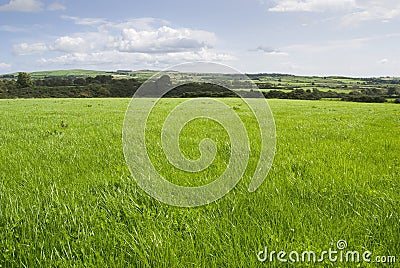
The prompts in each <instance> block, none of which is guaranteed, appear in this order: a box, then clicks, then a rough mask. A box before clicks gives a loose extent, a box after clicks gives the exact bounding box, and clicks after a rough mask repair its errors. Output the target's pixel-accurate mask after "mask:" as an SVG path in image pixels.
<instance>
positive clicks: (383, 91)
mask: <svg viewBox="0 0 400 268" xmlns="http://www.w3.org/2000/svg"><path fill="white" fill-rule="evenodd" d="M252 78H253V79H256V78H257V77H256V76H254V77H252ZM235 81H236V80H235V79H234V77H232V82H230V81H229V82H228V84H229V85H227V86H230V87H234V88H237V89H236V90H237V91H240V94H241V96H246V97H249V98H251V97H258V96H259V95H257V94H255V93H256V92H254V91H252V89H251V87H250V85H251V83H250V81H245V80H244V81H237V82H235ZM382 81H383V80H380V79H370V80H365V82H370V83H373V84H375V83H379V82H382ZM234 82H235V83H234ZM257 83H258V86H259V87H260V88H263V89H265V91H264V92H263V95H264V96H265V98H277V99H300V100H320V99H322V98H336V99H341V100H343V101H353V102H385V101H386V99H387V98H392V99H396V100H395V101H394V102H395V103H400V87H399V86H398V85H396V84H390V85H388V84H386V86H379V87H378V86H377V87H374V86H369V87H366V88H363V89H358V90H353V91H350V93H344V92H338V91H335V90H328V91H321V90H318V89H316V88H314V89H306V90H304V89H302V88H298V87H296V88H285V91H283V90H281V89H280V88H277V87H275V86H274V85H273V84H272V83H269V82H262V83H259V80H257ZM141 85H142V82H140V81H138V80H136V79H133V78H130V79H114V78H113V77H112V76H111V75H98V76H95V77H87V78H83V77H69V76H66V77H48V78H43V79H32V78H31V76H30V75H29V74H28V73H24V72H21V73H19V74H18V76H17V77H16V79H13V78H3V79H0V98H3V99H4V98H108V97H122V98H126V97H132V96H133V95H134V93H135V92H136V91H137V89H138V88H139V87H140V86H141ZM171 86H173V85H172V82H171V79H170V77H169V76H168V75H164V76H162V77H161V78H159V79H156V80H154V81H152V82H147V83H146V88H145V89H144V90H143V91H142V92H141V93H142V97H154V96H159V95H160V94H159V93H160V90H165V89H167V88H170V87H171ZM164 97H171V98H195V97H237V94H236V93H235V92H233V91H231V90H228V89H226V88H225V87H223V86H219V85H215V84H211V83H189V84H184V85H180V86H177V87H176V88H173V89H172V90H171V91H169V92H168V93H167V94H165V96H164Z"/></svg>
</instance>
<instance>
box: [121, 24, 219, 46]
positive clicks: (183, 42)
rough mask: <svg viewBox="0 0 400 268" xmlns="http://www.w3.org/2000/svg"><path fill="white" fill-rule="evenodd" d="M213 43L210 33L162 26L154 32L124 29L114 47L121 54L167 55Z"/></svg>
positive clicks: (213, 39) (213, 36)
mask: <svg viewBox="0 0 400 268" xmlns="http://www.w3.org/2000/svg"><path fill="white" fill-rule="evenodd" d="M214 41H215V35H214V34H213V33H210V32H206V31H196V30H191V29H173V28H170V27H167V26H163V27H160V28H158V29H156V30H154V31H136V30H135V29H124V30H123V31H122V35H121V37H120V38H119V40H117V41H116V43H115V47H116V48H117V49H118V50H119V51H123V52H142V53H168V52H184V51H193V50H194V51H198V50H200V49H201V48H204V47H208V46H211V43H213V42H214Z"/></svg>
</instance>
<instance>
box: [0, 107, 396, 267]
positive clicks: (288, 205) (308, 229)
mask: <svg viewBox="0 0 400 268" xmlns="http://www.w3.org/2000/svg"><path fill="white" fill-rule="evenodd" d="M181 101H182V100H178V99H165V100H163V102H162V104H161V105H160V106H159V108H158V113H160V114H161V115H165V114H166V113H167V112H168V111H169V110H171V109H172V108H173V107H174V106H176V105H177V103H178V102H181ZM223 101H225V102H226V103H228V104H229V105H230V106H231V107H233V109H234V110H235V111H236V112H237V113H238V114H239V116H240V117H241V118H242V119H243V120H244V121H245V122H246V124H247V125H248V126H249V129H250V131H249V132H250V133H249V135H250V136H254V137H256V136H257V135H256V134H254V133H253V131H256V130H257V129H255V128H251V125H252V119H251V116H249V115H248V110H247V109H246V108H245V107H243V105H242V104H241V103H240V100H238V99H225V100H223ZM128 103H129V100H128V99H41V100H18V99H16V100H0V120H1V124H0V145H1V146H0V267H20V266H21V267H71V266H73V267H76V266H88V267H128V266H136V267H146V266H148V267H256V266H260V265H262V264H261V263H260V262H259V261H258V260H257V253H258V252H259V251H260V250H263V249H264V248H265V247H266V246H267V247H268V249H270V250H275V251H280V250H285V251H287V252H290V251H292V250H297V251H299V252H302V251H305V250H315V251H316V252H321V251H323V250H328V249H330V248H332V249H335V246H336V242H337V241H338V240H341V239H344V240H346V241H347V243H348V249H349V250H358V251H360V252H364V251H365V250H369V251H371V252H372V253H373V256H378V255H381V256H397V262H400V243H399V237H400V192H399V190H400V164H399V163H400V107H399V106H398V105H397V106H396V105H395V104H362V103H361V104H360V103H346V102H336V101H293V100H269V104H270V107H271V110H272V112H273V114H274V117H275V123H276V128H277V152H276V155H275V161H274V164H273V166H272V168H271V170H270V173H269V174H268V176H267V178H266V180H265V182H264V183H263V185H262V186H261V187H260V188H259V189H258V190H257V191H256V192H254V193H249V192H248V191H247V187H248V183H249V178H248V176H245V178H244V179H243V180H241V181H240V182H239V183H238V185H237V187H236V188H235V189H234V190H233V191H231V192H230V193H229V194H227V195H226V196H225V197H224V198H222V199H220V200H218V201H217V202H214V203H212V204H210V205H207V206H202V207H198V208H178V207H171V206H168V205H165V204H162V203H160V202H158V201H156V200H155V199H153V198H151V197H149V196H148V195H147V194H146V193H145V192H143V191H142V190H141V189H140V188H139V187H138V186H137V184H136V182H135V180H134V179H133V178H131V175H130V173H129V171H128V168H127V166H126V163H125V159H124V155H123V150H122V141H121V132H122V124H123V121H124V116H125V111H126V108H127V105H128ZM157 118H158V117H157V116H154V118H153V119H152V120H150V124H151V125H150V127H149V129H150V130H152V128H154V129H155V131H153V132H152V133H153V135H154V133H157V128H158V126H157ZM193 123H195V122H193ZM198 123H199V125H190V126H188V128H187V129H186V130H185V131H184V132H183V134H184V135H185V136H186V137H188V138H187V139H186V140H184V142H183V143H184V144H185V146H187V148H184V153H185V154H187V155H188V156H189V157H194V158H195V157H196V156H197V157H198V150H196V149H192V146H194V148H197V147H196V146H197V144H198V142H199V139H198V138H196V137H198V136H205V135H206V136H208V135H209V136H210V137H214V138H215V140H217V147H218V148H219V149H221V150H220V154H219V156H218V158H217V159H216V161H217V162H216V164H215V165H214V166H213V167H211V171H209V173H208V175H210V174H211V175H212V174H219V173H220V172H221V170H222V169H223V168H224V167H225V166H224V163H225V162H226V148H225V147H224V144H225V143H226V141H225V140H226V138H227V136H226V135H225V134H222V135H220V134H219V133H220V132H221V130H220V126H219V125H218V124H212V123H211V122H198ZM151 140H153V141H157V137H155V136H154V139H150V140H149V142H150V141H151ZM256 140H257V139H256ZM150 148H152V151H153V155H152V156H151V158H152V160H153V161H154V162H155V165H156V166H157V167H158V168H160V169H161V170H162V171H161V172H163V174H165V175H168V174H172V173H173V174H174V178H175V179H176V177H175V173H174V171H173V170H171V169H170V168H168V167H167V165H164V164H163V163H162V162H161V163H160V162H158V163H157V161H158V160H160V159H163V158H162V156H161V151H160V150H159V148H158V147H157V143H156V144H155V145H154V146H150ZM224 148H225V149H224ZM224 152H225V154H224ZM256 157H257V152H253V153H252V154H251V155H250V161H249V170H250V171H251V169H252V168H253V169H254V163H255V161H256V159H255V158H256ZM250 171H249V172H250ZM174 178H172V180H174ZM204 178H206V177H204ZM207 178H208V177H207ZM199 179H201V176H200V177H199V176H197V177H196V176H194V180H193V181H191V182H190V181H186V182H182V183H183V184H190V185H197V184H198V183H199V181H198V180H199ZM177 180H178V182H179V176H178V178H177ZM208 181H209V178H208V179H205V181H204V182H208ZM263 265H264V266H266V267H271V266H276V267H281V266H282V264H281V263H279V262H274V263H264V264H263ZM357 265H358V266H360V267H375V264H366V263H361V264H354V265H352V264H348V263H347V264H344V263H336V264H332V263H330V262H328V261H326V262H324V263H320V264H313V263H310V264H307V263H302V264H300V266H301V267H304V266H319V267H329V266H333V267H352V266H354V267H356V266H357Z"/></svg>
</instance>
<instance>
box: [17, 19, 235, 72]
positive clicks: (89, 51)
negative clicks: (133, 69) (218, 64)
mask: <svg viewBox="0 0 400 268" xmlns="http://www.w3.org/2000/svg"><path fill="white" fill-rule="evenodd" d="M63 18H64V19H67V20H72V21H73V22H74V23H75V24H79V25H86V26H88V27H92V29H93V30H92V31H88V32H82V33H75V34H71V35H66V36H59V37H57V38H55V39H54V40H51V41H49V42H46V43H31V44H29V43H21V44H17V45H15V46H14V53H15V54H17V55H30V54H38V53H42V54H43V57H42V58H41V59H40V60H39V62H40V63H41V64H62V65H69V64H80V65H101V64H107V65H109V66H115V67H118V66H121V64H122V66H127V65H132V64H138V65H143V64H144V65H148V66H150V65H151V66H156V67H160V66H164V65H170V64H174V63H178V62H182V61H198V60H209V61H224V60H231V59H233V58H232V57H231V56H229V55H227V54H223V53H218V52H217V51H216V50H215V49H213V47H214V45H215V43H216V42H217V38H216V36H215V34H214V33H212V32H208V31H202V30H197V29H189V28H177V27H171V26H169V23H168V22H165V21H163V20H158V19H154V18H140V19H130V20H126V21H122V22H110V21H106V20H104V19H101V18H77V17H66V16H64V17H63ZM129 63H130V64H129Z"/></svg>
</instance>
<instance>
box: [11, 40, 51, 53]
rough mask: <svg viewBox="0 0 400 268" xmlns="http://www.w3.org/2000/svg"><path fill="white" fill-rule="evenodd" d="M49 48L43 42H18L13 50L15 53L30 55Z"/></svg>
mask: <svg viewBox="0 0 400 268" xmlns="http://www.w3.org/2000/svg"><path fill="white" fill-rule="evenodd" d="M48 49H49V48H48V46H47V44H45V43H30V44H28V43H20V44H17V45H14V47H13V50H14V53H15V54H17V55H32V54H38V53H41V52H44V51H47V50H48Z"/></svg>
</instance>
